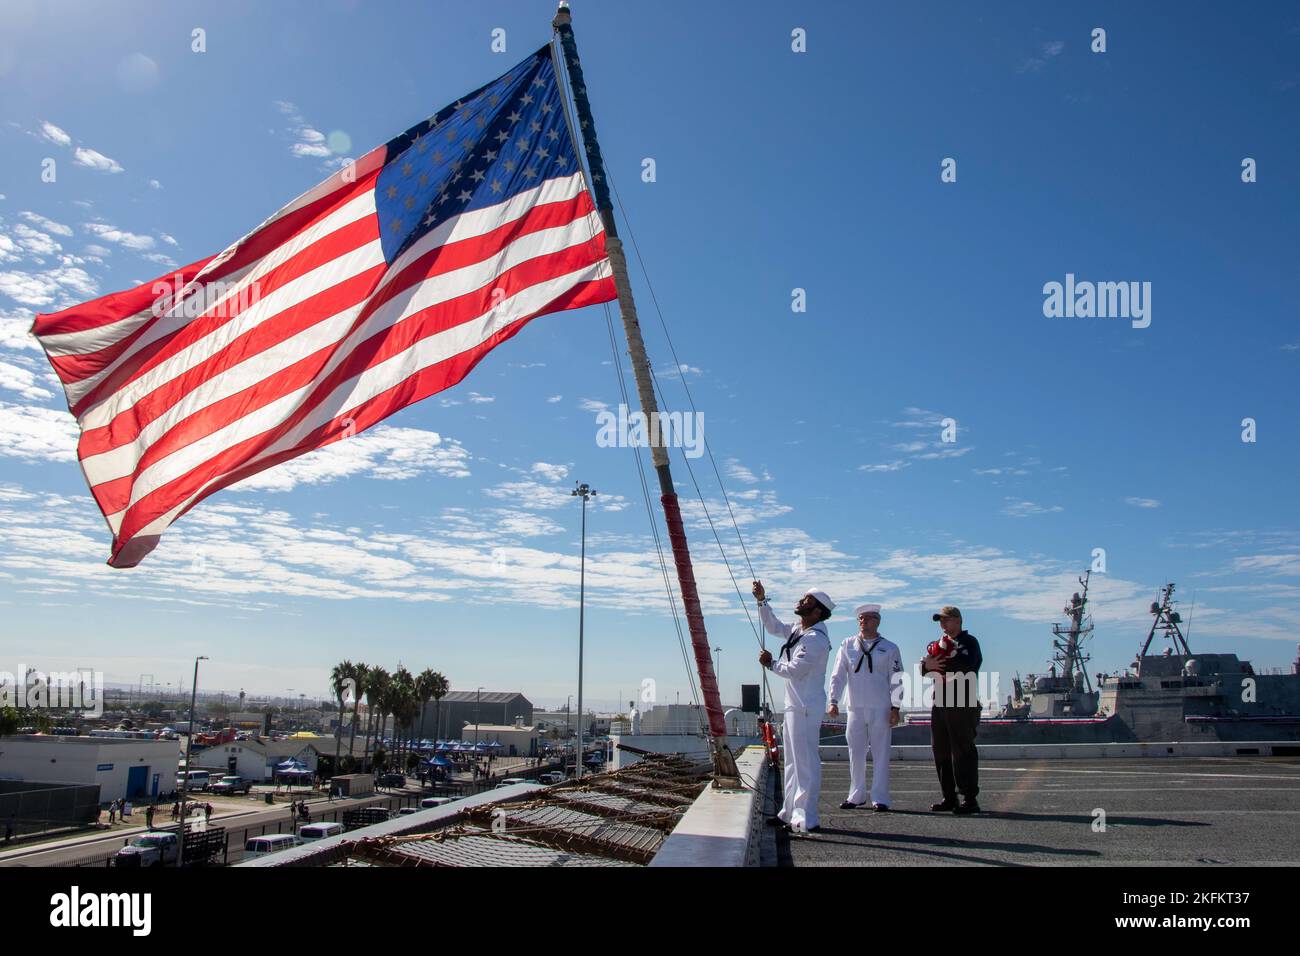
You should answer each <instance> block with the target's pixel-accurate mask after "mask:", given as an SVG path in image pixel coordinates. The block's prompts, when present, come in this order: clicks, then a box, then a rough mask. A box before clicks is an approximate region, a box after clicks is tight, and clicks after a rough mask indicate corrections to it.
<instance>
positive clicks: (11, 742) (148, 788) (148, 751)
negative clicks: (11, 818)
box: [0, 734, 179, 803]
mask: <svg viewBox="0 0 1300 956" xmlns="http://www.w3.org/2000/svg"><path fill="white" fill-rule="evenodd" d="M178 757H179V751H178V746H177V743H176V741H174V740H142V739H132V738H121V737H64V736H53V735H46V734H17V735H15V736H12V737H0V779H3V780H20V781H23V782H26V783H63V784H82V785H98V786H99V800H100V802H101V803H107V802H109V801H110V800H118V799H127V800H139V799H142V798H149V797H154V796H157V795H158V794H160V793H169V792H171V791H172V790H174V789H175V787H176V765H177V759H178Z"/></svg>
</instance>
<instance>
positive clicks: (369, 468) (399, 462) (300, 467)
mask: <svg viewBox="0 0 1300 956" xmlns="http://www.w3.org/2000/svg"><path fill="white" fill-rule="evenodd" d="M426 473H432V474H436V475H440V476H442V477H444V478H465V477H468V476H469V474H470V471H469V452H468V451H466V449H465V448H464V446H463V445H461V444H460V443H459V442H458V441H456V440H455V439H444V438H443V437H442V436H441V435H439V434H438V433H437V432H431V431H425V430H424V429H420V428H398V427H394V426H391V425H377V426H375V427H374V428H372V429H370V430H369V431H365V432H362V433H361V434H360V435H356V436H354V437H352V438H346V439H343V440H342V441H337V442H334V443H333V444H331V445H326V446H325V447H324V448H321V449H319V450H317V451H314V452H312V453H310V454H308V455H304V456H302V457H301V458H294V459H293V460H291V461H286V462H284V463H282V464H279V465H276V466H275V467H274V468H270V469H267V470H266V471H263V472H261V473H259V474H256V475H253V476H252V477H251V478H247V479H245V480H244V481H241V482H239V484H237V485H235V486H234V488H235V489H236V490H239V491H289V490H290V489H292V488H294V487H296V486H298V485H300V484H308V485H313V484H321V483H324V482H329V481H336V480H338V479H340V478H349V477H353V476H364V477H367V478H376V479H380V480H386V481H401V480H405V479H408V478H415V477H417V476H419V475H422V474H426Z"/></svg>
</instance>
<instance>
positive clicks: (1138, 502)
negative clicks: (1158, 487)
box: [1124, 498, 1160, 508]
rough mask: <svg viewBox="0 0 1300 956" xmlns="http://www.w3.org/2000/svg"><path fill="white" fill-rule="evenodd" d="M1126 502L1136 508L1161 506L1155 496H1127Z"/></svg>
mask: <svg viewBox="0 0 1300 956" xmlns="http://www.w3.org/2000/svg"><path fill="white" fill-rule="evenodd" d="M1124 504H1126V505H1132V506H1133V507H1134V508H1159V507H1160V502H1159V501H1157V500H1156V499H1155V498H1125V499H1124Z"/></svg>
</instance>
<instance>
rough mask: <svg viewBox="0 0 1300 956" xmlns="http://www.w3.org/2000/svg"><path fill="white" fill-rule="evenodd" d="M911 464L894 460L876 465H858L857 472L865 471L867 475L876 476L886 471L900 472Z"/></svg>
mask: <svg viewBox="0 0 1300 956" xmlns="http://www.w3.org/2000/svg"><path fill="white" fill-rule="evenodd" d="M911 464H912V463H911V462H910V461H902V460H901V459H895V460H894V461H887V462H883V463H881V464H876V465H858V471H865V472H868V473H869V474H877V473H880V472H887V471H901V470H902V469H904V468H907V467H909V466H910V465H911Z"/></svg>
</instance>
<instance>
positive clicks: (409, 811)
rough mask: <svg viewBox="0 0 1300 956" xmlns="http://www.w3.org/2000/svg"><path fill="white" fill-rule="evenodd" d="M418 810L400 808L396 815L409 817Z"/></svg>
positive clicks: (417, 808)
mask: <svg viewBox="0 0 1300 956" xmlns="http://www.w3.org/2000/svg"><path fill="white" fill-rule="evenodd" d="M419 809H420V808H419V807H402V809H400V810H398V811H397V815H398V816H399V817H409V816H410V815H411V814H412V813H418V812H419Z"/></svg>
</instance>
